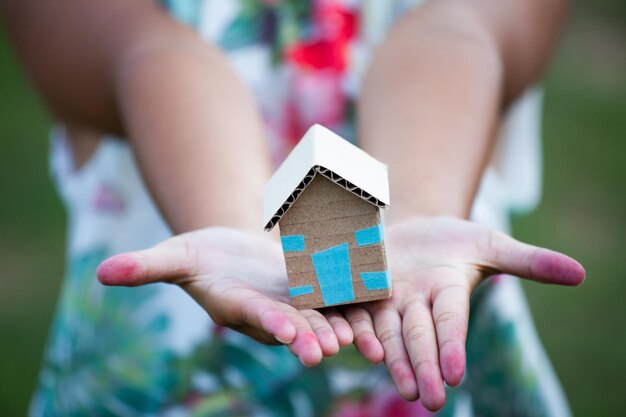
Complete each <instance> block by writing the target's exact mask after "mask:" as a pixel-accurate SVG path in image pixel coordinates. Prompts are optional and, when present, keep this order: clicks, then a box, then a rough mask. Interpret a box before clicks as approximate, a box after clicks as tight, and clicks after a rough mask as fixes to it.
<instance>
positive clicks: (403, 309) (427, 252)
mask: <svg viewBox="0 0 626 417" xmlns="http://www.w3.org/2000/svg"><path fill="white" fill-rule="evenodd" d="M385 244H386V247H387V249H388V258H389V264H390V268H391V273H392V275H391V276H392V280H393V296H392V298H391V299H389V300H384V301H377V302H373V303H364V304H360V305H357V306H350V307H347V308H345V309H344V314H345V316H346V318H347V319H348V321H349V322H350V323H351V325H352V328H353V330H354V339H355V343H356V345H357V348H358V349H359V351H360V352H361V353H362V354H363V355H364V356H365V357H366V358H368V359H369V360H371V361H372V362H376V361H380V360H382V359H383V350H384V361H385V364H386V366H387V368H388V369H389V372H390V374H391V376H392V378H393V381H394V383H395V385H396V387H397V388H398V391H399V392H400V394H401V395H402V396H403V397H404V398H406V399H408V400H415V399H417V398H421V401H422V403H423V404H424V406H425V407H426V408H428V409H430V410H433V411H436V410H438V409H440V408H441V407H442V406H443V404H444V402H445V392H444V385H443V382H444V381H445V382H446V383H447V384H448V385H452V386H455V385H458V384H459V383H460V382H461V379H462V378H463V373H464V371H465V338H466V335H467V326H468V317H469V300H470V294H471V292H472V290H473V289H474V288H475V287H476V286H477V285H478V283H479V282H480V281H481V280H482V279H483V278H485V277H487V276H489V275H493V274H496V273H501V272H502V273H508V274H512V275H516V276H519V277H522V278H528V279H532V280H535V281H539V282H543V283H550V284H560V285H577V284H580V283H581V282H582V281H583V280H584V278H585V271H584V269H583V267H582V266H581V265H580V264H579V263H578V262H576V261H574V260H573V259H571V258H569V257H567V256H565V255H562V254H560V253H557V252H553V251H550V250H547V249H540V248H537V247H534V246H530V245H527V244H524V243H520V242H518V241H516V240H514V239H513V238H511V237H509V236H507V235H505V234H504V233H499V232H494V231H491V230H489V229H487V228H485V227H483V226H480V225H477V224H474V223H471V222H468V221H464V220H459V219H454V218H445V217H438V218H419V219H414V220H411V221H407V222H405V223H402V224H398V225H394V226H393V227H389V228H388V229H387V231H386V236H385ZM374 335H375V336H376V337H377V339H378V341H379V342H377V341H376V338H375V337H374ZM381 344H382V348H381Z"/></svg>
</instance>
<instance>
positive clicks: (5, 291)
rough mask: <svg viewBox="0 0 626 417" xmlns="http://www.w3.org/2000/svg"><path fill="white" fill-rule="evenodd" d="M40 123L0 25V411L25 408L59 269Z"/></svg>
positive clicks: (56, 221) (42, 117)
mask: <svg viewBox="0 0 626 417" xmlns="http://www.w3.org/2000/svg"><path fill="white" fill-rule="evenodd" d="M48 125H49V118H48V116H47V115H46V113H45V111H44V108H43V105H42V103H41V102H40V101H39V100H38V99H37V97H36V96H35V94H34V93H33V90H32V88H30V87H29V86H28V84H27V83H26V80H25V79H24V76H23V75H22V74H21V72H20V71H19V69H18V67H17V66H16V63H15V59H14V57H13V56H12V55H11V54H10V52H9V50H8V48H7V42H6V38H5V36H4V33H1V32H0V267H1V268H2V275H3V277H2V279H1V281H0V416H7V417H10V416H20V415H24V414H25V409H26V405H27V403H28V400H29V397H30V394H31V392H32V390H33V385H34V383H35V379H36V376H37V373H38V369H39V364H40V358H41V354H42V349H43V346H44V343H45V338H46V334H47V331H48V326H49V325H50V320H51V316H52V312H53V309H54V305H55V301H56V295H57V293H58V288H59V285H60V280H61V276H62V271H63V260H64V214H63V210H62V207H61V205H60V202H59V200H58V198H57V196H56V194H55V192H54V188H53V186H52V183H51V181H50V180H49V178H48V167H47V148H48V145H47V141H46V135H47V128H48Z"/></svg>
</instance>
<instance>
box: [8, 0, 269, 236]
mask: <svg viewBox="0 0 626 417" xmlns="http://www.w3.org/2000/svg"><path fill="white" fill-rule="evenodd" d="M0 12H2V13H0V14H2V17H4V18H5V22H6V27H7V30H8V32H9V34H10V35H11V38H12V40H13V43H14V45H15V47H16V50H17V52H18V55H19V56H20V58H21V60H22V63H23V64H24V67H25V69H26V70H27V72H28V73H29V75H30V77H31V79H32V80H33V82H34V83H35V85H36V86H37V87H38V89H39V91H40V92H41V94H42V96H43V97H44V99H45V100H46V102H47V103H48V104H49V107H50V109H51V110H52V112H53V114H54V115H55V116H56V117H57V118H58V119H59V120H62V121H64V122H68V123H69V124H70V125H71V126H78V127H82V128H87V129H88V130H93V131H97V132H102V133H107V134H115V135H121V136H124V137H126V138H127V139H128V140H129V141H130V144H131V146H132V147H133V150H134V153H135V156H136V158H137V160H138V162H139V165H140V168H141V171H142V174H143V177H144V179H145V181H146V183H147V185H148V187H149V188H150V190H151V192H152V195H153V196H154V198H155V200H156V202H157V204H158V206H159V207H160V209H161V211H162V213H163V214H164V216H165V218H166V219H167V221H168V223H169V224H170V226H171V227H172V229H173V230H174V231H175V232H183V231H187V230H191V229H196V228H200V227H204V226H209V225H224V226H233V227H240V228H246V229H249V228H254V229H256V230H260V228H261V226H262V221H261V214H260V213H261V210H260V209H258V207H261V206H262V204H261V203H262V200H261V193H262V190H263V184H264V182H265V180H266V179H267V178H268V176H269V170H270V168H269V161H268V158H267V157H266V153H267V152H266V149H265V145H264V141H263V133H262V128H261V122H260V121H259V120H258V116H257V114H256V113H257V112H256V109H255V108H254V103H253V100H252V98H251V97H249V95H248V93H247V92H246V89H245V87H244V86H243V85H242V84H241V82H240V81H239V80H238V79H237V77H236V76H235V74H234V73H233V70H232V69H231V68H230V67H229V65H228V64H227V62H226V59H225V58H224V57H223V56H222V55H221V53H220V52H219V51H218V50H217V48H214V47H211V46H210V45H208V44H206V43H205V42H203V41H201V40H200V39H199V38H198V37H197V35H196V34H195V33H194V32H192V31H191V30H190V29H188V28H186V27H184V26H182V25H180V24H179V23H177V22H175V21H174V20H173V19H172V18H171V17H169V16H168V15H167V14H166V13H165V11H164V10H162V9H161V8H160V7H159V6H158V5H157V4H156V2H154V1H153V0H136V1H133V2H127V1H126V0H108V1H106V2H91V3H85V2H83V1H80V0H58V1H55V2H46V1H42V0H6V1H4V2H0ZM255 207H256V208H257V209H252V210H251V209H250V208H255Z"/></svg>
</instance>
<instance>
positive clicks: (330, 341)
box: [98, 228, 352, 365]
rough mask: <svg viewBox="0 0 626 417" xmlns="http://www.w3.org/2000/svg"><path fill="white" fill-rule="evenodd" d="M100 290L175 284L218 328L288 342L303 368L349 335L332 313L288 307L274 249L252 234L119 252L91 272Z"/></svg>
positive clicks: (222, 234) (224, 232)
mask: <svg viewBox="0 0 626 417" xmlns="http://www.w3.org/2000/svg"><path fill="white" fill-rule="evenodd" d="M98 277H99V279H100V280H101V282H103V283H105V284H107V285H129V286H134V285H144V284H149V283H153V282H168V283H172V284H177V285H179V286H180V287H182V288H183V289H184V290H185V291H187V293H189V294H190V295H191V296H192V297H193V298H194V299H195V300H196V302H198V303H199V304H200V305H201V306H202V307H203V308H204V309H205V310H206V311H207V313H208V314H209V315H210V316H211V318H212V319H213V320H214V321H215V322H216V323H217V324H219V325H223V326H227V327H230V328H233V329H235V330H237V331H239V332H241V333H244V334H247V335H249V336H251V337H253V338H255V339H256V340H258V341H261V342H263V343H268V344H275V343H277V342H281V343H285V344H288V345H289V347H290V349H291V350H292V352H293V353H294V354H295V355H296V356H298V357H299V358H300V360H301V361H302V362H303V363H304V364H305V365H314V364H317V363H318V362H319V361H320V360H321V359H322V355H327V356H329V355H333V354H335V353H336V352H337V351H338V349H339V344H341V345H345V344H348V343H350V342H351V340H352V332H351V330H350V329H349V327H348V325H347V324H346V323H345V321H343V320H342V319H341V318H340V317H338V316H337V315H335V316H329V317H328V318H325V317H324V316H322V315H321V314H320V313H319V312H317V311H314V310H303V311H297V310H296V309H294V308H293V307H292V306H291V305H290V304H289V297H288V294H287V288H288V286H287V275H286V271H285V266H284V261H283V260H282V251H281V249H280V246H279V245H278V244H277V243H275V242H273V241H271V240H269V239H267V238H262V237H259V236H256V235H252V234H248V233H243V232H240V231H236V230H233V229H226V228H208V229H203V230H198V231H195V232H190V233H186V234H183V235H179V236H176V237H173V238H171V239H168V240H166V241H164V242H162V243H160V244H158V245H156V246H154V247H153V248H150V249H147V250H144V251H139V252H133V253H128V254H122V255H118V256H115V257H113V258H110V259H108V260H107V261H105V262H104V263H103V264H102V265H101V266H100V268H99V270H98Z"/></svg>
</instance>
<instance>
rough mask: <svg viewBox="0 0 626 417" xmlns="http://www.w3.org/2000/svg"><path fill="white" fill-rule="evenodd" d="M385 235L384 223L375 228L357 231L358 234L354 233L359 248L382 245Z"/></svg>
mask: <svg viewBox="0 0 626 417" xmlns="http://www.w3.org/2000/svg"><path fill="white" fill-rule="evenodd" d="M383 235H384V234H383V226H382V223H381V224H378V225H377V226H374V227H369V228H367V229H362V230H357V231H356V232H354V237H355V239H356V244H357V245H358V246H365V245H373V244H374V243H380V242H382V241H383Z"/></svg>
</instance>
